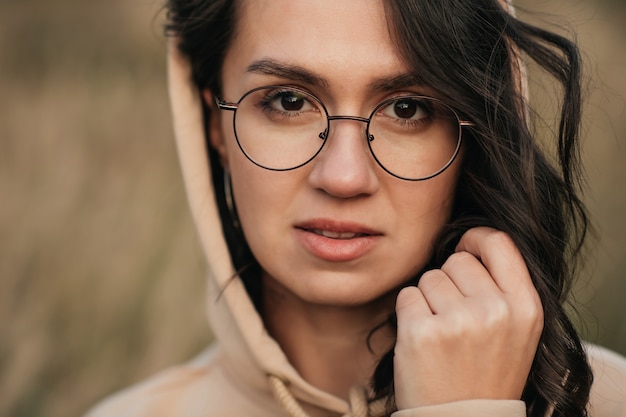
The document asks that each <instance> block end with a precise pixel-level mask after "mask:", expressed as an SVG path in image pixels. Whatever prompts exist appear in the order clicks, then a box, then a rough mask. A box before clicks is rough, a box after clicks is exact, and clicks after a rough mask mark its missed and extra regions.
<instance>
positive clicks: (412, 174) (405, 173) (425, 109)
mask: <svg viewBox="0 0 626 417" xmlns="http://www.w3.org/2000/svg"><path fill="white" fill-rule="evenodd" d="M337 122H338V121H335V122H334V123H337ZM234 126H235V135H236V138H237V142H238V144H239V146H240V148H241V150H242V151H243V152H244V154H245V155H246V156H247V157H248V158H249V159H250V160H251V161H252V162H254V163H255V164H257V165H259V166H261V167H264V168H267V169H272V170H289V169H294V168H297V167H300V166H302V165H304V164H306V163H307V162H309V161H310V160H311V159H313V158H314V157H315V156H316V155H317V153H318V152H319V151H320V150H321V149H322V147H323V146H324V143H325V141H326V140H329V139H330V137H332V135H328V132H329V121H328V113H327V111H326V108H325V106H324V105H323V104H322V102H321V101H320V100H319V99H317V98H316V97H315V96H313V95H311V94H309V93H307V92H305V91H303V90H299V89H296V88H293V87H262V88H258V89H255V90H252V91H250V92H249V93H247V94H246V95H245V96H244V97H242V99H241V100H240V101H239V103H238V107H237V111H236V112H235V119H234ZM460 137H461V135H460V126H459V120H458V117H457V116H456V114H455V112H454V111H453V110H452V109H450V108H449V107H448V106H447V105H445V104H444V103H443V102H441V101H439V100H437V99H434V98H429V97H421V96H412V95H403V96H399V97H394V98H391V99H389V100H386V101H383V102H382V103H380V104H379V105H378V106H376V108H375V109H374V110H373V112H372V113H371V115H370V118H369V123H368V126H367V140H368V145H369V147H370V149H371V152H372V154H373V155H374V158H375V159H376V160H377V162H378V163H379V165H380V166H381V167H382V168H383V169H385V170H386V171H388V172H389V173H390V174H392V175H395V176H397V177H400V178H404V179H410V180H420V179H426V178H430V177H432V176H434V175H437V174H438V173H439V172H441V171H442V170H444V169H445V168H447V166H448V165H450V163H451V162H452V160H453V159H454V157H455V156H456V154H457V153H458V149H459V145H460ZM330 140H332V139H330Z"/></svg>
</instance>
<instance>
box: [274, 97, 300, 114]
mask: <svg viewBox="0 0 626 417" xmlns="http://www.w3.org/2000/svg"><path fill="white" fill-rule="evenodd" d="M280 105H281V107H282V108H283V109H284V110H287V111H299V110H302V107H304V99H303V98H302V97H297V96H295V95H284V96H282V97H281V98H280Z"/></svg>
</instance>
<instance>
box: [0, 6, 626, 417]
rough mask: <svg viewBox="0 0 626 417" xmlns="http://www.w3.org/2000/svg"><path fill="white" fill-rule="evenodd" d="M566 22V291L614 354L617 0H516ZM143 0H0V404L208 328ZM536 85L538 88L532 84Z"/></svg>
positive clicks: (155, 42)
mask: <svg viewBox="0 0 626 417" xmlns="http://www.w3.org/2000/svg"><path fill="white" fill-rule="evenodd" d="M519 4H521V5H524V6H528V8H529V9H533V10H539V11H543V12H546V13H554V14H556V15H559V16H565V17H557V18H555V17H554V16H549V15H548V16H544V15H535V16H534V17H533V18H534V19H536V18H544V17H545V19H546V20H550V21H556V22H557V23H567V24H569V25H571V26H572V27H574V28H575V29H576V31H577V32H578V36H579V40H580V43H581V46H582V49H583V51H584V53H585V60H586V68H587V70H588V71H587V72H588V75H589V76H591V77H592V78H593V79H592V80H591V81H590V84H589V90H590V92H591V94H590V96H589V103H588V105H587V110H588V119H587V122H586V125H585V133H586V136H587V139H586V145H585V160H586V164H587V172H588V175H589V192H588V193H587V203H588V204H589V207H590V209H591V212H592V215H593V216H594V219H595V222H596V227H597V229H598V231H599V239H598V241H595V242H592V244H591V245H590V249H591V251H592V253H593V254H594V256H595V257H594V259H595V260H593V261H591V260H590V261H589V262H588V265H587V269H586V271H585V274H584V275H583V279H582V280H581V283H580V284H579V286H578V290H577V291H576V298H577V301H578V302H579V303H580V304H581V305H584V306H579V309H580V312H581V318H579V319H578V322H579V323H580V327H581V329H583V332H584V333H585V335H586V337H587V338H588V339H589V340H593V341H597V342H599V343H602V344H604V345H607V346H609V347H611V348H613V349H615V350H617V351H620V352H622V353H624V354H626V320H625V317H624V316H625V314H626V305H625V304H624V295H626V279H625V278H626V277H625V274H624V270H626V256H625V255H626V216H625V214H626V163H625V158H626V110H625V108H626V105H625V100H626V47H625V46H624V45H626V3H625V2H624V1H623V0H613V1H609V0H596V1H593V0H559V1H555V0H550V1H548V0H525V1H523V2H522V1H521V0H520V2H519ZM159 11H160V2H159V1H158V0H109V1H102V0H91V1H89V2H86V1H78V0H56V1H54V2H46V1H44V0H0V415H1V416H11V417H26V416H28V417H31V416H51V417H66V416H77V415H80V414H82V413H83V412H84V411H85V410H86V408H88V407H89V406H90V405H91V404H93V403H94V402H95V401H97V400H98V399H100V398H102V397H103V396H105V395H107V394H109V393H111V392H112V391H114V390H117V389H120V388H122V387H124V386H127V385H129V384H131V383H133V382H136V381H138V380H141V379H143V378H145V377H147V376H148V375H151V374H153V373H155V372H157V371H158V370H160V369H162V368H164V367H166V366H168V365H171V364H175V363H178V362H181V361H184V360H186V359H188V358H190V357H191V356H192V355H193V354H194V353H196V352H198V351H199V350H200V349H201V348H202V347H203V346H205V345H206V344H207V343H208V342H209V341H210V338H211V336H210V330H209V329H208V327H207V326H206V324H205V318H204V302H205V301H204V264H203V258H202V254H201V253H200V249H199V246H198V244H197V242H196V237H195V235H194V231H193V226H192V224H191V220H190V217H189V213H188V210H187V207H186V201H185V196H184V193H183V187H182V182H181V178H180V174H179V169H178V162H177V160H176V155H175V149H174V144H173V138H172V132H171V125H170V118H169V108H168V101H167V95H166V84H165V79H164V78H165V71H164V70H165V68H164V48H165V44H164V40H163V37H162V29H161V26H162V21H163V13H160V12H159ZM531 88H532V93H533V97H536V98H537V99H539V95H540V93H541V90H542V89H543V87H542V86H541V85H532V86H531Z"/></svg>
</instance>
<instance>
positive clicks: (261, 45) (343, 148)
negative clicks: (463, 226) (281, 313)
mask: <svg viewBox="0 0 626 417" xmlns="http://www.w3.org/2000/svg"><path fill="white" fill-rule="evenodd" d="M242 4H243V6H242V9H241V10H240V14H239V21H238V28H237V31H236V36H235V38H234V40H233V42H232V44H231V46H230V49H229V50H228V53H227V56H226V58H225V62H224V66H223V71H222V80H223V97H221V98H222V99H224V100H226V101H234V102H236V101H237V100H239V98H240V97H241V96H242V95H243V94H245V93H246V92H247V91H249V90H251V89H253V88H255V87H260V86H266V85H277V84H278V85H290V86H299V87H301V88H303V89H306V90H308V91H310V92H312V93H313V94H315V95H316V96H317V97H319V98H320V99H321V100H322V101H323V102H324V103H325V105H326V107H327V109H328V113H329V114H330V115H352V116H361V117H368V116H369V114H370V112H371V111H372V109H373V107H374V106H375V105H376V104H378V103H379V102H380V101H382V100H384V99H386V98H389V97H391V96H394V95H397V94H402V93H405V94H406V93H417V94H424V95H432V91H430V90H429V89H427V88H426V87H425V86H420V85H412V84H411V83H408V84H407V83H398V82H397V80H406V79H407V78H410V77H407V76H408V74H409V72H410V71H409V70H408V68H407V67H406V65H405V64H404V62H403V61H402V59H401V57H400V56H399V55H398V51H397V50H396V48H395V46H394V45H393V43H392V41H391V39H390V35H389V30H388V28H387V23H386V20H385V13H384V9H383V5H382V3H381V1H380V0H365V1H364V0H349V1H348V0H341V1H337V0H316V1H309V0H306V1H305V0H302V1H294V0H249V1H246V2H242ZM261 62H263V63H264V65H259V63H261ZM268 62H271V64H270V65H268V64H267V63H268ZM394 80H395V81H396V82H394ZM205 94H206V97H205V99H207V100H211V97H210V93H209V92H205ZM232 118H233V113H232V112H229V111H221V112H220V113H218V115H217V117H214V118H213V119H212V125H211V142H212V144H213V146H215V148H216V149H217V150H218V152H219V153H220V154H221V156H222V160H223V163H224V164H225V166H226V168H227V169H228V170H229V171H230V173H231V176H232V186H233V193H234V198H235V201H236V205H237V209H238V213H239V217H240V220H241V224H242V227H243V230H244V233H245V236H246V239H247V241H248V244H249V246H250V248H251V249H252V252H253V253H254V255H255V257H256V258H257V260H258V261H259V262H260V264H261V266H262V267H263V270H264V279H265V280H266V285H268V286H269V287H270V288H279V289H281V290H282V291H283V292H284V293H286V294H290V295H292V296H294V297H296V299H298V300H301V301H304V302H309V303H315V304H323V305H329V306H330V305H332V306H356V305H363V304H365V303H368V302H371V301H374V300H376V299H379V298H380V297H381V296H383V295H385V294H387V293H389V292H390V291H392V290H394V289H395V288H397V287H398V286H399V285H401V284H402V283H403V282H405V281H406V280H408V279H409V278H410V277H411V276H413V275H414V274H415V273H417V272H418V271H419V270H420V269H421V268H422V267H423V266H424V265H425V263H426V262H427V261H428V259H429V257H430V256H431V254H432V247H433V243H434V240H435V238H436V236H437V234H438V232H439V231H440V230H441V228H442V225H443V224H444V223H445V222H446V221H447V220H448V217H449V215H450V210H451V206H452V201H453V196H454V188H455V184H456V181H457V177H458V174H459V161H458V158H457V161H456V162H454V163H453V164H452V166H450V167H449V168H448V169H447V170H446V171H444V172H443V173H442V174H440V175H439V176H437V177H435V178H432V179H429V180H426V181H418V182H411V181H404V180H400V179H397V178H395V177H393V176H391V175H389V174H388V173H386V172H385V171H383V169H382V168H380V167H379V166H378V165H377V163H376V161H375V160H374V158H373V157H372V155H371V153H370V151H369V149H368V145H367V141H366V138H365V123H361V122H355V121H348V120H336V121H332V122H331V131H330V132H331V133H330V136H329V138H328V139H327V143H326V144H325V145H324V147H323V149H322V150H321V152H320V153H319V154H318V155H317V156H316V157H315V159H313V160H312V161H311V162H309V163H308V164H307V165H304V166H303V167H301V168H298V169H295V170H291V171H282V172H277V171H269V170H266V169H263V168H260V167H258V166H256V165H254V164H253V163H252V162H250V161H249V160H248V159H247V158H246V157H245V156H244V154H243V153H242V152H241V150H240V149H239V147H238V145H237V143H236V138H235V135H234V131H233V123H232ZM251 128H253V127H251Z"/></svg>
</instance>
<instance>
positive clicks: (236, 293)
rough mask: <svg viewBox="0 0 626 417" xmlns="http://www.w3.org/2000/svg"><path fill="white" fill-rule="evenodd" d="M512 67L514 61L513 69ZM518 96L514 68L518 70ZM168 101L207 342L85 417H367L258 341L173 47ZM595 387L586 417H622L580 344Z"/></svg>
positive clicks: (452, 406)
mask: <svg viewBox="0 0 626 417" xmlns="http://www.w3.org/2000/svg"><path fill="white" fill-rule="evenodd" d="M520 62H521V61H520ZM516 72H517V73H518V74H519V80H520V88H521V89H525V77H524V70H523V66H521V65H520V66H518V71H516ZM168 74H169V80H168V81H169V92H170V97H171V103H172V113H173V119H174V129H175V132H176V141H177V146H178V153H179V157H180V161H181V166H182V170H183V177H184V181H185V187H186V191H187V195H188V199H189V204H190V206H191V211H192V215H193V218H194V220H195V224H196V227H197V230H198V235H199V236H200V239H201V242H202V247H203V250H204V253H205V255H206V257H207V260H208V264H209V267H210V270H209V279H208V288H207V307H208V311H207V313H208V318H209V321H210V323H211V327H212V329H213V332H214V334H215V336H216V340H217V341H216V342H215V343H214V344H213V345H212V346H210V347H208V348H207V349H206V350H205V351H204V352H202V353H201V354H200V355H199V356H197V357H196V358H195V359H193V360H191V361H190V362H188V363H186V364H183V365H180V366H176V367H173V368H170V369H167V370H165V371H163V372H161V373H159V374H157V375H156V376H154V377H152V378H150V379H148V380H147V381H145V382H142V383H140V384H138V385H136V386H134V387H131V388H128V389H126V390H124V391H122V392H120V393H118V394H116V395H114V396H112V397H110V398H108V399H106V400H104V401H103V402H102V403H100V404H99V405H97V406H96V407H95V408H94V409H92V410H91V411H90V412H89V413H88V414H87V417H140V416H142V417H162V416H163V417H164V416H176V417H214V416H226V417H227V416H232V417H235V416H255V417H269V416H272V417H281V416H282V417H307V416H310V417H318V416H319V417H339V416H346V417H367V416H371V417H376V416H381V415H383V412H384V402H382V401H377V402H373V403H371V402H368V401H367V390H366V388H364V387H354V388H353V389H352V390H351V392H350V395H349V399H348V400H345V399H342V398H338V397H336V396H334V395H331V394H329V393H327V392H324V391H322V390H320V389H318V388H316V387H314V386H313V385H311V384H310V383H308V382H307V381H305V380H304V379H303V378H302V377H301V376H300V374H299V373H298V371H297V370H296V369H295V368H294V367H293V366H292V364H290V363H289V361H288V359H287V357H286V355H285V353H284V352H283V351H282V349H281V347H280V346H279V345H278V343H277V342H276V341H275V340H274V339H273V338H272V337H271V336H270V335H269V334H268V332H267V330H266V328H265V327H264V324H263V321H262V319H261V317H260V316H259V314H258V312H257V310H256V309H255V307H254V305H253V303H252V301H251V300H250V298H249V296H248V294H247V292H246V290H245V288H244V286H243V284H242V282H241V280H239V279H233V277H236V272H235V270H234V267H233V265H232V263H231V261H230V259H231V258H230V255H229V252H228V248H227V245H226V241H225V238H224V235H223V233H222V227H221V220H220V217H219V214H218V209H217V203H216V201H215V198H214V192H213V186H212V180H211V169H210V166H209V164H210V161H209V158H208V157H207V155H208V152H207V148H206V146H207V145H206V143H207V141H206V138H205V133H204V124H205V123H204V120H203V112H202V98H201V95H200V92H199V91H198V90H197V88H196V87H195V85H194V84H193V82H192V77H191V67H190V64H189V62H188V61H187V59H186V58H185V57H184V56H182V54H180V53H179V51H178V49H177V48H176V46H175V42H174V41H172V42H171V43H170V48H169V53H168ZM587 347H588V349H587V350H588V355H589V358H590V362H591V364H592V367H593V371H594V375H595V382H594V384H593V388H592V398H591V405H590V415H591V416H596V417H626V359H624V358H623V357H621V356H619V355H617V354H615V353H612V352H610V351H608V350H605V349H602V348H600V347H596V346H591V345H588V346H587ZM456 415H463V416H464V417H473V416H476V417H478V416H480V417H500V416H510V417H523V416H525V415H526V407H525V404H524V402H522V401H510V400H471V401H459V402H453V403H446V404H440V405H434V406H426V407H420V408H415V409H409V410H402V411H397V412H395V413H394V414H393V417H418V416H419V417H439V416H456Z"/></svg>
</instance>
